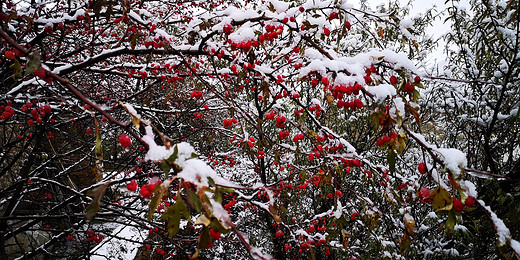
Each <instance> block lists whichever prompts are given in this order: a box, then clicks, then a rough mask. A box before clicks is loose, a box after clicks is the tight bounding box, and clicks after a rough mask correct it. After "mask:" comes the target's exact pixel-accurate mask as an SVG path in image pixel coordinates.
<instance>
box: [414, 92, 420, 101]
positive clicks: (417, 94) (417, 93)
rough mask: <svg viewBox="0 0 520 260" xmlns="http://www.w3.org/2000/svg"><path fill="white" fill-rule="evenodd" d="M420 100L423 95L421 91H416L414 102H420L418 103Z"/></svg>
mask: <svg viewBox="0 0 520 260" xmlns="http://www.w3.org/2000/svg"><path fill="white" fill-rule="evenodd" d="M419 98H421V94H420V93H419V91H417V90H414V91H413V101H414V102H418V101H419Z"/></svg>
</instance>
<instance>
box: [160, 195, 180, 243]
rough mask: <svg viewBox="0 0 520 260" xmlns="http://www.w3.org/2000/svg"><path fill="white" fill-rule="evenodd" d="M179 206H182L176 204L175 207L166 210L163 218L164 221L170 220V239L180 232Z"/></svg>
mask: <svg viewBox="0 0 520 260" xmlns="http://www.w3.org/2000/svg"><path fill="white" fill-rule="evenodd" d="M179 205H180V204H179V203H178V202H176V203H175V204H174V205H172V206H170V207H169V208H168V209H166V211H165V212H164V213H163V214H162V216H161V219H162V220H168V235H169V236H170V237H174V236H175V235H176V234H177V232H179V223H180V222H181V213H180V210H179Z"/></svg>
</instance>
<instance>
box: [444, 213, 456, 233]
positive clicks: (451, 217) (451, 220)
mask: <svg viewBox="0 0 520 260" xmlns="http://www.w3.org/2000/svg"><path fill="white" fill-rule="evenodd" d="M456 221H457V218H456V216H455V211H453V210H450V211H449V213H448V220H446V231H448V232H452V231H453V228H454V227H455V223H456Z"/></svg>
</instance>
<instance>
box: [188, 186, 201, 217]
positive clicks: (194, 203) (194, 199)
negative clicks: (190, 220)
mask: <svg viewBox="0 0 520 260" xmlns="http://www.w3.org/2000/svg"><path fill="white" fill-rule="evenodd" d="M186 197H187V199H188V203H189V204H190V206H191V207H192V208H194V209H195V210H196V211H197V212H200V211H201V210H202V207H201V206H200V198H199V196H197V194H196V193H195V192H194V191H192V190H190V189H186Z"/></svg>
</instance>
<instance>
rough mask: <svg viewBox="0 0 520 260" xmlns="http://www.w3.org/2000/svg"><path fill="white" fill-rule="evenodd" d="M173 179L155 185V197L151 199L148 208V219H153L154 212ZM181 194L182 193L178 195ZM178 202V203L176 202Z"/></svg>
mask: <svg viewBox="0 0 520 260" xmlns="http://www.w3.org/2000/svg"><path fill="white" fill-rule="evenodd" d="M170 184H171V181H167V182H164V183H162V184H159V185H157V186H155V189H154V190H153V197H152V200H151V201H150V205H149V209H148V220H152V217H153V213H155V210H156V209H157V207H158V206H159V203H161V200H162V197H163V196H164V193H166V192H167V191H168V188H169V187H170ZM177 196H180V195H177ZM175 204H177V203H175Z"/></svg>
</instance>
